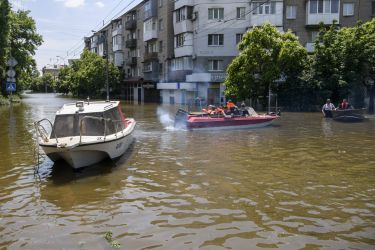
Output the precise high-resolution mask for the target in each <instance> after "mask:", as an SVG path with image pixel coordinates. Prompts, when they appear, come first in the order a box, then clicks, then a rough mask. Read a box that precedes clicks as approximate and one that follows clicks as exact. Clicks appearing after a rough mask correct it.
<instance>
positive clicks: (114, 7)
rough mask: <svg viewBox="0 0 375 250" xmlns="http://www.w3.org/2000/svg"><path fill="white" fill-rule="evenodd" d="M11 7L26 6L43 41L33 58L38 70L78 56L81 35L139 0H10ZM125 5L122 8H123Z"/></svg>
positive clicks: (97, 28) (94, 28)
mask: <svg viewBox="0 0 375 250" xmlns="http://www.w3.org/2000/svg"><path fill="white" fill-rule="evenodd" d="M9 2H10V3H11V5H12V8H13V10H18V9H22V10H30V11H31V13H30V14H29V15H30V16H31V17H32V18H33V19H34V20H35V22H36V26H37V32H38V33H39V34H41V35H42V36H43V40H44V42H43V45H42V46H40V47H39V48H38V50H37V52H36V55H35V57H34V58H35V60H36V62H37V67H38V69H39V70H41V69H42V68H43V67H44V66H45V65H47V64H64V63H66V64H67V63H68V59H71V58H78V57H79V55H80V53H81V52H82V48H83V44H84V43H83V37H84V36H90V35H91V34H92V32H91V31H92V30H95V31H97V30H99V29H100V28H101V27H103V21H104V23H105V24H107V23H108V22H109V21H110V20H111V19H113V18H115V17H117V16H119V15H121V14H123V13H125V12H126V11H127V10H128V9H130V8H132V7H134V6H135V5H137V4H138V3H140V2H142V0H10V1H9ZM124 8H125V9H124Z"/></svg>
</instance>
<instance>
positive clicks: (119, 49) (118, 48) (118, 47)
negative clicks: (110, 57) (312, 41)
mask: <svg viewBox="0 0 375 250" xmlns="http://www.w3.org/2000/svg"><path fill="white" fill-rule="evenodd" d="M121 50H122V44H113V48H112V51H113V52H115V51H121Z"/></svg>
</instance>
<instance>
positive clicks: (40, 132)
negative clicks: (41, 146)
mask: <svg viewBox="0 0 375 250" xmlns="http://www.w3.org/2000/svg"><path fill="white" fill-rule="evenodd" d="M43 121H47V122H48V123H49V125H50V126H51V131H52V132H53V134H54V136H55V140H56V144H58V143H59V140H58V139H57V136H56V131H54V129H53V125H52V122H51V121H50V120H48V119H47V118H43V119H41V120H39V121H37V122H34V127H35V131H36V134H37V136H38V137H41V138H42V139H43V141H45V142H48V141H49V138H48V137H49V136H48V132H47V130H46V128H45V127H44V126H43V125H42V124H41V123H42V122H43ZM52 132H51V133H52Z"/></svg>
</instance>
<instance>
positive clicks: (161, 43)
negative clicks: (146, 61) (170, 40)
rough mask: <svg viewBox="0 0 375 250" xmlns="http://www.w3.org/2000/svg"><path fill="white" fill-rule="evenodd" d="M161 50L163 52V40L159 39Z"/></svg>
mask: <svg viewBox="0 0 375 250" xmlns="http://www.w3.org/2000/svg"><path fill="white" fill-rule="evenodd" d="M159 52H163V41H159Z"/></svg>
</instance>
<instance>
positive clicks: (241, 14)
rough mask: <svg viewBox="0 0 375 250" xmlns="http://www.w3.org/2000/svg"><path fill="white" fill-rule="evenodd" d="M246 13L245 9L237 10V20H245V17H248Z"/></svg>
mask: <svg viewBox="0 0 375 250" xmlns="http://www.w3.org/2000/svg"><path fill="white" fill-rule="evenodd" d="M245 11H246V8H245V7H239V8H237V19H245V16H246V14H245Z"/></svg>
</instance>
